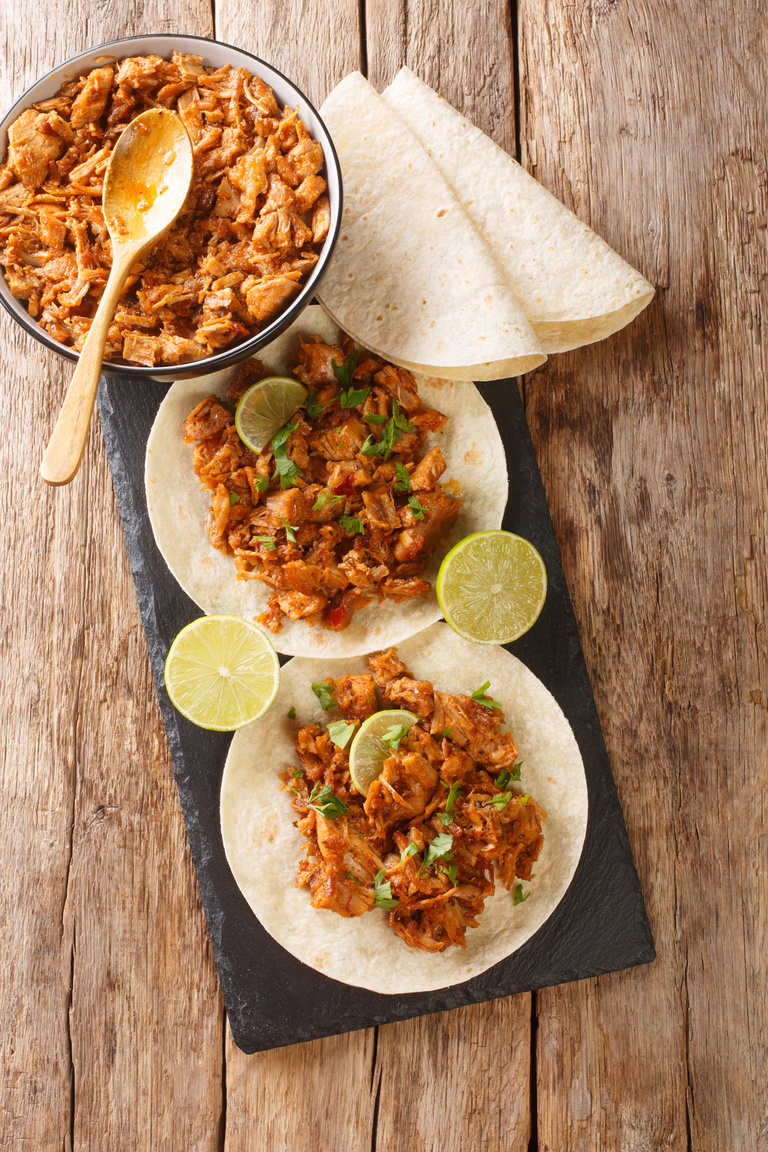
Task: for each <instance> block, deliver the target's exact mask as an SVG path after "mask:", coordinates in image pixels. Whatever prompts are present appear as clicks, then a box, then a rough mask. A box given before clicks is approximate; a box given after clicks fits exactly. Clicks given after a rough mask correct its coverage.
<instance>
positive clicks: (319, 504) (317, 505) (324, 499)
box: [312, 492, 344, 512]
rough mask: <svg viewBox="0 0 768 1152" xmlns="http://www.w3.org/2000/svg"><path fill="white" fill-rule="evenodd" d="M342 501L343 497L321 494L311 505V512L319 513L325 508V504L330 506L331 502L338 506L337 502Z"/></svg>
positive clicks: (331, 493)
mask: <svg viewBox="0 0 768 1152" xmlns="http://www.w3.org/2000/svg"><path fill="white" fill-rule="evenodd" d="M343 499H344V497H343V496H336V495H335V493H333V492H321V493H320V495H319V496H318V498H317V500H315V502H314V504H313V505H312V511H313V512H319V511H320V509H321V508H325V506H326V504H330V502H331V501H333V503H334V504H338V502H339V500H343Z"/></svg>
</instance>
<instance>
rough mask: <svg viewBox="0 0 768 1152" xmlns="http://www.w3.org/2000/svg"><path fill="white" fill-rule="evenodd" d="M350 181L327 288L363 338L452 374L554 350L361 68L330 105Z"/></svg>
mask: <svg viewBox="0 0 768 1152" xmlns="http://www.w3.org/2000/svg"><path fill="white" fill-rule="evenodd" d="M321 114H322V116H323V119H324V121H325V123H326V125H327V127H328V130H329V131H330V133H331V135H332V137H333V142H334V144H335V146H336V151H337V152H338V156H339V161H340V163H341V170H342V176H343V181H344V215H343V218H342V224H341V232H340V235H339V240H338V243H337V245H336V250H335V251H334V254H333V259H332V260H331V262H330V264H329V267H328V271H327V272H326V274H325V278H324V279H323V282H322V284H321V286H320V289H319V291H318V297H319V299H320V301H321V303H322V304H323V305H324V306H325V307H326V309H327V310H328V313H329V314H330V315H331V316H332V317H333V318H334V319H335V320H336V322H337V323H338V324H339V325H340V326H341V327H342V328H343V329H344V330H345V331H346V332H349V334H350V335H351V336H353V337H354V338H355V339H356V340H359V341H360V343H362V344H364V345H365V346H366V348H370V349H371V351H372V352H376V353H378V354H379V355H381V356H383V357H384V358H385V359H387V360H391V361H393V362H394V363H395V364H400V365H403V366H404V367H406V368H410V369H412V370H413V371H417V372H423V373H425V374H426V375H433V376H442V377H445V378H448V379H451V380H496V379H499V378H501V377H504V376H516V375H520V374H522V373H523V372H527V371H529V370H530V369H531V368H535V367H536V366H537V365H539V364H541V363H542V362H543V361H544V359H545V356H544V354H543V353H542V351H541V347H540V343H539V341H538V339H537V337H536V336H535V335H534V333H533V330H532V328H531V325H530V324H529V322H528V320H527V319H526V316H525V313H524V311H523V310H522V308H521V307H520V305H519V303H518V302H517V300H516V299H515V297H514V295H513V293H512V292H511V291H510V288H509V286H508V285H507V283H506V281H505V279H504V276H503V275H502V272H501V270H500V268H499V266H498V265H497V264H496V262H495V261H494V260H493V259H492V257H491V255H490V253H489V251H488V249H487V247H486V245H485V244H484V243H483V241H482V240H481V239H480V237H479V236H478V234H477V232H476V231H475V229H474V228H473V227H472V224H471V222H470V220H469V218H468V216H467V215H466V213H465V212H464V210H463V209H462V208H461V206H460V205H459V202H458V200H457V199H456V197H455V196H454V194H453V193H452V192H451V190H450V188H449V187H448V185H447V183H446V182H445V180H444V179H443V177H442V176H441V175H440V173H439V172H438V171H437V169H436V167H435V165H434V164H433V163H432V162H431V160H430V159H429V157H428V156H427V154H426V153H425V151H424V149H423V148H422V147H421V146H420V145H419V143H418V141H417V140H415V139H414V136H413V134H412V133H411V132H409V130H408V129H407V128H406V127H405V125H404V124H403V122H402V120H401V119H400V118H399V117H398V116H396V115H394V114H393V113H392V111H391V110H390V109H389V108H388V107H387V105H386V104H385V103H384V101H383V100H382V99H381V97H380V96H379V95H378V94H377V93H376V92H375V91H374V89H373V88H372V87H371V86H370V84H369V83H368V81H367V80H366V79H365V78H364V77H363V76H362V75H361V74H360V73H359V72H353V73H352V74H351V75H349V76H347V77H346V79H344V80H343V81H342V82H341V84H339V86H338V87H337V88H336V89H334V91H333V92H332V93H331V95H330V96H329V97H328V99H327V100H326V102H325V104H323V107H322V109H321Z"/></svg>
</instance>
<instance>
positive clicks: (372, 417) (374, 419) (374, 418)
mask: <svg viewBox="0 0 768 1152" xmlns="http://www.w3.org/2000/svg"><path fill="white" fill-rule="evenodd" d="M388 419H389V417H388V416H381V415H380V414H379V413H378V412H366V413H365V415H364V416H363V420H367V421H368V423H369V424H386V422H387V420H388Z"/></svg>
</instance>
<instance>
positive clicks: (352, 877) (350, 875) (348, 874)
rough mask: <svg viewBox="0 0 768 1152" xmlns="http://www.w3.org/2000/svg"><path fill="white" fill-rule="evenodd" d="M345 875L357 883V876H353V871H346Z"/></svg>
mask: <svg viewBox="0 0 768 1152" xmlns="http://www.w3.org/2000/svg"><path fill="white" fill-rule="evenodd" d="M347 876H349V878H350V880H353V881H354V882H355V884H357V876H355V874H354V872H347Z"/></svg>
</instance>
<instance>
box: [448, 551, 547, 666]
mask: <svg viewBox="0 0 768 1152" xmlns="http://www.w3.org/2000/svg"><path fill="white" fill-rule="evenodd" d="M435 591H436V592H437V599H438V602H439V604H440V607H441V608H442V610H443V615H444V616H445V619H446V623H448V624H450V626H451V628H453V630H454V632H458V634H459V636H463V637H464V639H465V640H474V641H475V643H477V644H509V642H510V641H511V640H517V638H518V636H522V635H523V633H524V632H527V631H528V629H529V628H530V627H531V626H532V625H533V624H535V623H536V620H537V619H538V616H539V613H540V612H541V609H542V608H543V606H544V601H545V599H546V596H547V570H546V568H545V567H544V561H543V560H542V558H541V556H539V554H538V552H537V551H536V549H535V548H534V547H533V545H532V544H529V543H528V541H527V540H524V539H523V538H522V536H515V535H514V533H512V532H503V531H501V530H494V531H491V532H475V533H474V535H472V536H466V537H465V538H464V539H463V540H459V542H458V544H457V545H456V546H455V548H452V549H451V551H450V552H449V553H448V555H447V556H446V557H445V559H444V560H443V562H442V564H441V565H440V571H439V573H438V576H437V584H436V586H435Z"/></svg>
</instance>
